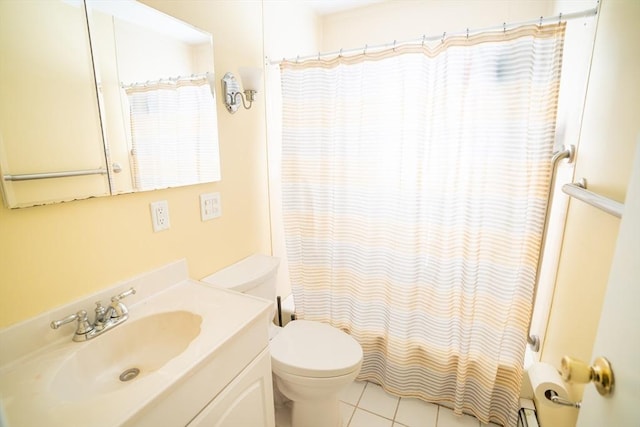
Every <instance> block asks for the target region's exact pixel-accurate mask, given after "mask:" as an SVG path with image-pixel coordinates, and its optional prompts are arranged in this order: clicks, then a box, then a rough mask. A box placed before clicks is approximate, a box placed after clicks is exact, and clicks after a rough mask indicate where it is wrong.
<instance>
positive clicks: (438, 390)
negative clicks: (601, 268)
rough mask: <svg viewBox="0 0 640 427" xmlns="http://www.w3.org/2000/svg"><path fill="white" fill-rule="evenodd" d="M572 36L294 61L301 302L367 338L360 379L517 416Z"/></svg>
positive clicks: (287, 89)
mask: <svg viewBox="0 0 640 427" xmlns="http://www.w3.org/2000/svg"><path fill="white" fill-rule="evenodd" d="M563 37H564V24H558V25H550V26H525V27H520V28H517V29H513V30H509V31H500V32H496V33H482V34H477V35H473V36H468V37H452V38H449V39H445V40H443V41H442V42H438V43H436V44H435V45H424V44H418V45H407V46H402V47H398V48H395V49H389V50H385V51H382V52H377V53H363V54H361V55H356V56H350V57H345V56H338V57H336V58H334V59H331V60H321V59H317V60H316V59H314V60H309V61H303V62H297V61H284V62H282V63H281V65H280V72H281V97H282V110H281V111H282V153H281V154H282V157H281V173H282V178H281V179H282V183H281V185H282V215H283V224H284V235H285V239H286V250H287V257H288V263H289V271H290V279H291V285H292V289H293V294H294V299H295V303H296V311H297V314H298V316H299V318H304V319H310V320H317V321H322V322H327V323H330V324H331V325H333V326H336V327H338V328H341V329H343V330H345V331H347V332H348V333H350V334H351V335H352V336H353V337H355V338H356V339H357V340H358V341H359V342H360V344H361V345H362V347H363V350H364V363H363V367H362V371H361V374H360V377H359V378H360V379H362V380H372V381H374V382H376V383H379V384H381V385H382V386H383V387H384V388H385V389H386V390H388V391H390V392H392V393H394V394H398V395H401V396H412V397H419V398H422V399H424V400H427V401H430V402H436V403H442V404H446V405H448V406H451V407H453V408H454V411H455V412H456V413H462V412H465V413H470V414H472V415H474V416H476V417H477V418H478V419H480V420H481V421H482V422H484V423H488V422H497V423H499V424H503V425H508V426H513V425H515V424H516V415H517V409H518V397H519V391H520V383H521V377H522V369H523V368H522V359H523V357H524V350H525V346H526V336H527V329H528V322H529V316H530V311H531V305H532V296H533V295H532V294H533V288H534V283H535V279H536V277H535V276H536V267H537V262H538V252H539V248H540V244H541V239H542V233H543V225H544V216H545V208H546V203H547V192H548V188H549V181H550V177H551V173H552V171H551V165H550V159H551V156H552V147H553V142H554V134H555V118H556V109H557V99H558V90H559V82H560V69H561V62H562V47H563Z"/></svg>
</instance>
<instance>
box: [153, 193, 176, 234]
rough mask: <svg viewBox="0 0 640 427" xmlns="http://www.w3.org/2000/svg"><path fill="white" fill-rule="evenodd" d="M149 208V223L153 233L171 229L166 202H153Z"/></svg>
mask: <svg viewBox="0 0 640 427" xmlns="http://www.w3.org/2000/svg"><path fill="white" fill-rule="evenodd" d="M150 207H151V223H152V224H153V231H154V232H158V231H162V230H166V229H168V228H169V227H171V223H170V222H169V203H168V202H167V201H166V200H160V201H158V202H153V203H151V205H150Z"/></svg>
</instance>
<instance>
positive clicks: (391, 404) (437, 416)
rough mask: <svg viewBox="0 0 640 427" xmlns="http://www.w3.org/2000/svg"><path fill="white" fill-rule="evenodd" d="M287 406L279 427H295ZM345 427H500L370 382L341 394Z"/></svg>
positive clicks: (280, 412) (278, 413) (278, 416)
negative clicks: (385, 389)
mask: <svg viewBox="0 0 640 427" xmlns="http://www.w3.org/2000/svg"><path fill="white" fill-rule="evenodd" d="M288 409H289V408H288V406H285V407H284V408H283V409H280V410H277V411H276V427H292V426H291V418H290V417H291V415H290V413H289V412H288ZM340 410H341V412H342V425H343V427H498V426H497V425H496V424H489V425H488V426H487V425H486V424H481V423H480V422H479V421H478V420H477V419H476V418H474V417H471V416H468V415H463V416H461V417H457V416H455V415H454V414H453V411H452V410H451V409H449V408H445V407H443V406H438V405H434V404H431V403H426V402H423V401H422V400H419V399H410V398H404V397H402V398H399V397H397V396H393V395H390V394H388V393H387V392H385V391H384V390H383V389H382V387H380V386H379V385H377V384H373V383H370V382H360V381H356V382H354V383H352V384H351V385H350V386H349V387H348V388H347V389H346V390H344V391H343V392H342V394H341V395H340Z"/></svg>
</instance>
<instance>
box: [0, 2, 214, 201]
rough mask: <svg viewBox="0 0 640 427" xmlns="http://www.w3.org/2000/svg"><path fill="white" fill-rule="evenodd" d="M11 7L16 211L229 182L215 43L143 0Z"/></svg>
mask: <svg viewBox="0 0 640 427" xmlns="http://www.w3.org/2000/svg"><path fill="white" fill-rule="evenodd" d="M0 7H1V8H2V9H1V10H0V16H1V18H0V19H1V21H0V28H1V29H0V43H1V47H2V53H1V55H2V56H1V57H0V61H1V63H2V64H3V66H2V67H0V68H1V71H0V78H1V83H0V84H2V86H0V88H1V90H2V92H1V93H2V96H1V97H0V98H1V99H2V101H1V104H0V172H1V173H2V175H1V176H2V178H3V179H2V180H1V181H2V184H3V185H2V187H3V195H4V197H3V199H4V200H5V204H6V205H7V206H9V207H25V206H34V205H38V204H44V203H53V202H59V201H69V200H74V199H82V198H87V197H93V196H102V195H109V194H122V193H130V192H134V191H146V190H155V189H161V188H168V187H175V186H181V185H191V184H198V183H203V182H213V181H219V180H220V160H219V151H218V130H217V115H216V107H215V105H216V103H215V93H214V90H213V88H214V86H215V85H213V84H212V82H213V80H214V74H213V47H212V38H211V35H210V34H208V33H205V32H202V31H200V30H198V29H196V28H194V27H192V26H190V25H188V24H185V23H183V22H181V21H179V20H177V19H175V18H172V17H170V16H168V15H165V14H163V13H161V12H159V11H157V10H155V9H152V8H150V7H148V6H145V5H143V4H141V3H138V2H136V1H133V0H120V1H109V0H85V1H78V0H60V1H57V0H56V1H51V0H37V1H32V2H0ZM7 24H11V25H7ZM87 27H88V28H89V32H88V33H87ZM89 36H90V37H89ZM92 61H93V62H92ZM4 64H9V65H8V66H6V67H5V66H4ZM54 89H56V90H54ZM76 92H78V94H80V93H82V97H81V96H80V95H76ZM5 94H8V95H9V96H5ZM80 98H81V99H80ZM16 100H18V101H16ZM96 100H97V102H96ZM81 101H82V102H81ZM17 119H19V120H17ZM14 124H15V125H14ZM35 124H37V125H35ZM32 134H34V135H32ZM70 175H73V176H70ZM63 190H64V191H63Z"/></svg>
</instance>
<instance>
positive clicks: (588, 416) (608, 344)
mask: <svg viewBox="0 0 640 427" xmlns="http://www.w3.org/2000/svg"><path fill="white" fill-rule="evenodd" d="M594 231H595V230H594ZM639 302H640V141H639V143H638V146H637V147H636V155H635V160H634V167H633V172H632V173H631V181H630V183H629V188H628V190H627V197H626V200H625V208H624V213H623V215H622V221H621V223H620V231H619V234H618V241H617V243H616V251H615V254H614V257H613V263H612V265H611V273H610V276H609V284H608V287H607V293H606V295H605V299H604V305H603V308H602V315H601V318H600V323H599V326H598V335H597V336H596V342H595V344H594V347H593V354H592V359H591V361H593V359H595V358H596V357H598V356H604V357H606V358H607V359H609V362H611V367H612V369H613V375H614V381H615V384H614V389H613V393H612V394H611V395H609V396H606V397H605V396H600V395H599V394H598V392H597V391H596V388H595V387H594V386H592V385H588V386H587V387H586V388H585V392H584V398H583V401H582V408H581V409H580V414H579V416H578V423H577V427H639V426H640V406H639V404H640V368H639V365H640V306H639V305H638V304H639Z"/></svg>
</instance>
